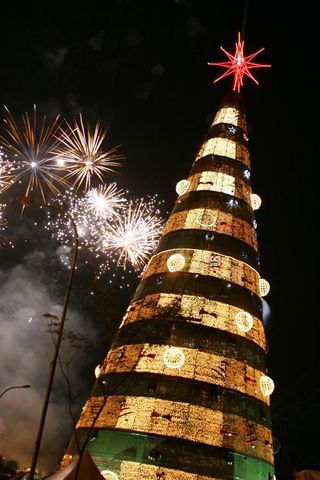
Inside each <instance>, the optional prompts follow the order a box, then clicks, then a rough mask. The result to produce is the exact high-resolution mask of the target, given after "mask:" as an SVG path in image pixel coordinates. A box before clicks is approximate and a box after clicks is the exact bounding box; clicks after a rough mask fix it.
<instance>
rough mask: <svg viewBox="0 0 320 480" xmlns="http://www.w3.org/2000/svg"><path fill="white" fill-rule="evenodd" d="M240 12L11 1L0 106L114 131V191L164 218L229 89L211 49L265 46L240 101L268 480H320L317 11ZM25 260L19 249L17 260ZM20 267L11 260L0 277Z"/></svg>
mask: <svg viewBox="0 0 320 480" xmlns="http://www.w3.org/2000/svg"><path fill="white" fill-rule="evenodd" d="M247 5H248V4H247V3H246V2H243V1H229V2H226V1H224V2H222V1H212V0H210V1H207V0H170V1H169V0H161V1H160V0H154V1H151V0H149V1H139V0H137V1H133V0H131V1H130V0H109V1H101V2H98V1H90V2H88V3H87V4H86V6H85V7H80V5H79V4H77V3H75V2H64V3H59V2H50V1H49V2H45V3H43V4H41V6H40V5H39V6H38V5H36V4H33V3H30V2H24V3H22V4H21V5H18V4H14V3H9V4H8V2H7V3H6V5H2V6H1V10H0V13H1V29H0V37H1V38H0V58H1V64H0V65H1V72H0V103H1V104H6V105H8V106H9V107H10V109H11V111H12V112H14V113H16V114H18V113H20V112H23V111H25V110H30V109H31V107H32V105H33V104H34V103H36V104H37V105H38V109H39V110H40V111H42V112H46V113H48V114H49V115H55V114H57V113H60V114H61V115H63V116H67V117H68V118H69V119H71V118H72V116H73V115H75V114H76V113H77V112H79V111H81V112H82V113H83V114H84V116H85V117H86V118H87V119H89V120H92V121H94V120H96V119H97V118H99V119H100V120H101V121H102V123H104V124H108V123H109V124H110V136H109V145H110V146H114V145H118V144H121V145H123V147H122V149H121V150H122V153H124V154H125V155H126V157H127V158H126V161H125V162H124V167H123V169H122V176H121V177H119V179H118V180H119V182H120V184H123V185H125V186H128V187H129V188H130V190H131V191H132V192H133V193H137V194H139V195H140V194H148V193H149V194H153V193H159V196H160V198H163V199H165V201H166V206H167V209H168V210H171V208H172V206H173V203H174V201H175V198H176V194H175V184H176V182H177V181H178V180H179V179H181V178H184V177H186V175H187V174H188V171H189V169H190V166H191V164H192V161H193V157H194V154H195V151H196V149H197V147H198V145H199V143H200V142H201V141H202V139H203V137H204V135H205V133H206V130H207V129H208V126H209V124H210V120H212V117H213V115H214V113H215V111H216V110H217V108H218V106H219V102H220V100H221V98H222V96H223V95H224V93H225V92H226V91H227V90H228V88H230V83H231V80H230V79H226V80H224V81H222V82H220V83H218V84H217V85H213V84H212V80H213V79H214V78H216V77H217V76H218V74H219V73H220V71H221V70H220V69H219V68H213V67H208V66H207V61H223V60H224V55H223V54H222V52H220V50H219V46H220V45H223V46H224V47H225V48H226V49H227V50H229V51H233V50H234V43H235V41H236V35H237V32H238V31H240V30H242V29H243V30H244V39H245V42H246V43H245V49H246V52H247V53H251V52H253V51H255V50H257V49H259V48H260V47H262V46H265V47H266V51H265V52H263V53H262V54H260V56H259V57H258V58H257V61H259V62H261V63H272V68H271V69H261V70H257V71H256V76H257V78H258V79H259V80H260V82H261V86H260V87H256V86H255V85H253V84H252V82H251V81H250V80H248V79H247V81H246V86H245V88H244V89H243V93H244V96H245V99H246V103H247V109H248V118H249V122H250V140H251V141H250V149H251V162H252V171H253V187H254V191H255V192H256V193H259V195H260V196H261V197H262V199H263V204H262V207H261V209H260V210H259V212H258V213H257V220H258V240H259V246H260V252H261V271H262V275H263V276H264V277H265V278H267V279H268V280H269V281H270V283H271V292H270V294H269V296H268V297H267V301H268V304H269V305H270V307H271V318H269V320H268V322H267V325H266V328H267V332H268V339H269V345H270V351H269V355H268V364H269V372H270V376H271V377H272V378H273V379H274V380H275V384H276V388H275V392H274V394H273V396H272V400H273V423H274V434H275V436H276V437H277V438H278V439H279V440H280V443H281V448H280V451H279V453H278V454H277V455H276V461H277V478H278V479H282V478H283V479H285V478H290V476H291V473H290V472H291V471H292V470H294V469H296V470H300V469H307V468H310V469H319V470H320V455H319V450H320V448H319V447H320V445H319V435H320V420H319V418H320V416H319V402H320V390H319V380H320V378H319V350H318V341H319V336H318V331H319V329H318V325H317V324H318V315H317V313H318V312H317V307H318V298H319V279H318V268H319V267H318V244H317V243H318V242H317V240H318V239H317V234H316V231H317V228H318V189H319V187H318V183H319V182H318V171H317V170H318V169H317V163H318V161H319V159H318V152H317V154H316V151H315V146H316V141H317V138H318V137H319V121H318V117H319V113H318V112H319V110H318V108H319V107H318V106H317V103H318V89H317V90H316V82H317V83H318V78H317V74H316V73H315V71H314V70H315V68H316V65H317V62H319V56H318V44H319V42H318V38H317V35H316V13H315V5H313V2H308V1H307V2H303V3H300V4H299V5H298V6H297V7H295V6H294V4H293V3H289V2H272V1H271V2H251V4H249V8H248V11H247V15H246V14H245V11H246V7H247ZM317 87H318V85H317ZM316 155H317V156H316ZM9 220H10V219H9ZM18 243H19V242H18ZM30 248H31V247H30ZM25 249H26V247H25V245H23V246H21V252H20V253H21V255H22V254H24V253H25ZM18 258H19V248H16V250H15V257H14V258H13V257H12V258H11V257H10V258H9V260H8V259H6V262H5V263H4V264H3V265H4V268H8V265H9V263H10V262H13V263H14V262H15V261H17V262H18V260H17V259H18ZM79 275H80V276H79V279H80V280H78V283H79V284H81V279H82V278H83V277H81V274H79ZM134 283H135V282H134V281H131V284H132V289H133V288H134ZM112 288H115V287H112ZM131 294H132V291H131V292H129V293H128V295H127V297H126V298H124V297H123V298H122V299H121V300H120V301H119V303H118V304H114V305H113V307H112V309H113V310H112V314H111V313H110V309H109V310H108V312H109V314H108V315H109V317H108V315H107V320H109V322H110V323H109V324H108V325H107V327H105V329H106V330H107V332H108V333H107V334H106V335H107V340H106V341H107V343H108V341H109V342H110V338H111V337H112V334H113V332H114V329H115V328H116V325H117V322H118V321H119V319H120V314H121V312H122V309H123V306H124V305H125V304H126V303H128V301H129V299H130V295H131ZM106 298H107V299H108V298H110V290H109V291H107V288H105V290H104V287H103V285H101V286H100V287H99V288H98V294H97V302H98V305H97V304H95V305H94V302H93V301H92V300H90V301H89V300H88V301H87V304H86V308H88V309H89V310H90V308H92V309H94V310H93V311H95V312H97V311H98V312H100V313H99V314H98V315H100V316H101V318H102V317H103V315H104V313H105V311H106V310H105V303H104V302H106ZM90 302H91V303H90ZM84 303H85V301H84ZM107 320H105V321H107ZM99 328H100V327H99ZM104 347H105V345H104ZM99 349H100V350H99ZM99 349H98V350H99V352H102V351H103V348H102V347H101V346H99ZM99 355H100V353H99ZM101 355H102V354H101Z"/></svg>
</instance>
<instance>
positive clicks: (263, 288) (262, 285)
mask: <svg viewBox="0 0 320 480" xmlns="http://www.w3.org/2000/svg"><path fill="white" fill-rule="evenodd" d="M259 290H260V295H261V297H265V296H266V295H268V293H269V292H270V283H269V282H268V281H267V280H265V279H264V278H260V279H259Z"/></svg>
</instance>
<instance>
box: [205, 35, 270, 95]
mask: <svg viewBox="0 0 320 480" xmlns="http://www.w3.org/2000/svg"><path fill="white" fill-rule="evenodd" d="M243 47H244V41H241V35H240V33H238V41H237V43H236V52H235V54H234V55H232V54H231V53H229V52H227V50H225V49H224V48H223V47H220V48H221V50H222V51H223V52H224V53H225V54H226V55H227V57H228V59H229V61H228V62H220V63H210V62H208V65H213V66H218V67H224V68H227V71H226V72H224V73H223V74H222V75H220V77H218V78H216V79H215V80H214V83H216V82H218V81H219V80H221V79H222V78H224V77H227V76H228V75H232V74H234V82H233V90H235V91H237V92H240V88H241V87H242V86H243V77H244V75H247V77H249V78H251V80H253V81H254V82H255V83H256V84H257V85H259V82H258V80H257V79H256V78H254V76H253V75H252V73H251V72H250V70H251V69H253V68H261V67H271V65H263V64H260V63H254V62H252V61H251V60H252V59H253V58H254V57H256V56H257V55H258V54H259V53H260V52H262V51H263V50H264V48H261V49H260V50H258V51H257V52H255V53H252V54H251V55H248V56H247V57H245V56H244V55H243Z"/></svg>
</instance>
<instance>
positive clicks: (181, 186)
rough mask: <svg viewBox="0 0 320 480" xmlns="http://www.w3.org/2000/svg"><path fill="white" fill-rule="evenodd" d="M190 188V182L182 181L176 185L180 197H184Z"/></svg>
mask: <svg viewBox="0 0 320 480" xmlns="http://www.w3.org/2000/svg"><path fill="white" fill-rule="evenodd" d="M189 186H190V182H189V180H180V182H178V183H177V185H176V192H177V194H178V195H184V194H185V193H186V192H187V191H188V189H189Z"/></svg>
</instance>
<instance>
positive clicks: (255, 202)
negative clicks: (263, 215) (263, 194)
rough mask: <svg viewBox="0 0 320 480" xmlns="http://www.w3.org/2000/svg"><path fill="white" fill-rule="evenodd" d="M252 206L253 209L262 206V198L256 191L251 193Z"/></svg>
mask: <svg viewBox="0 0 320 480" xmlns="http://www.w3.org/2000/svg"><path fill="white" fill-rule="evenodd" d="M250 201H251V207H252V209H253V210H259V208H260V207H261V203H262V200H261V198H260V197H259V195H257V194H256V193H251V195H250Z"/></svg>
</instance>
